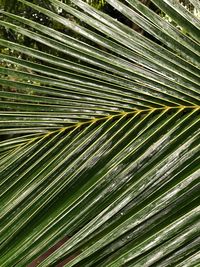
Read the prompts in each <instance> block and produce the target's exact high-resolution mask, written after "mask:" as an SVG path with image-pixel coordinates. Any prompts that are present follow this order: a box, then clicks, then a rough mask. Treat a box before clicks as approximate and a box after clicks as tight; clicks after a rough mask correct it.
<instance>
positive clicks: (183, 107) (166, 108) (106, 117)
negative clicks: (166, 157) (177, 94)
mask: <svg viewBox="0 0 200 267" xmlns="http://www.w3.org/2000/svg"><path fill="white" fill-rule="evenodd" d="M170 109H179V110H184V109H194V110H195V109H196V110H198V109H200V106H198V105H197V106H175V107H168V106H164V107H161V108H149V109H138V110H133V111H129V112H125V111H123V112H119V113H118V114H115V115H108V116H104V117H101V118H94V119H91V120H88V121H85V122H77V123H74V124H73V125H70V126H67V127H63V128H61V129H58V130H56V132H57V131H65V130H66V129H69V128H74V127H80V126H82V125H85V124H90V123H94V122H98V121H101V120H108V119H112V118H115V117H120V116H127V115H131V114H136V113H138V114H140V113H142V112H155V111H158V110H161V111H164V110H166V111H168V110H170Z"/></svg>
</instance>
